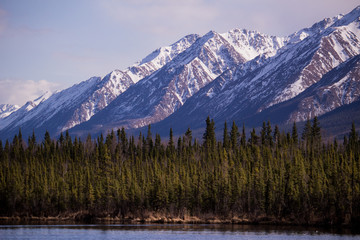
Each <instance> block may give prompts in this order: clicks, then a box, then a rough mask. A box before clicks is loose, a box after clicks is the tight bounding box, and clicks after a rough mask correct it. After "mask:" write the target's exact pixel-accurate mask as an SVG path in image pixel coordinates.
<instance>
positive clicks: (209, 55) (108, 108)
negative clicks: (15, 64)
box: [0, 6, 360, 137]
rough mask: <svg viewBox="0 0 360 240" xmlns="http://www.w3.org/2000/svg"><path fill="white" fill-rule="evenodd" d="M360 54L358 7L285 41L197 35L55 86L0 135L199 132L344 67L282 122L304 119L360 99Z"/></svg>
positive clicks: (258, 110)
mask: <svg viewBox="0 0 360 240" xmlns="http://www.w3.org/2000/svg"><path fill="white" fill-rule="evenodd" d="M359 54H360V6H358V7H356V8H355V9H353V10H352V11H351V12H349V13H348V14H345V15H338V16H335V17H332V18H325V19H323V20H321V21H319V22H317V23H315V24H313V25H312V26H311V27H309V28H304V29H301V30H299V31H297V32H295V33H293V34H290V35H289V36H287V37H276V36H269V35H266V34H262V33H259V32H257V31H252V30H246V29H239V28H235V29H232V30H230V31H228V32H226V33H217V32H215V31H209V32H208V33H207V34H205V35H204V36H199V35H197V34H191V35H187V36H185V37H184V38H182V39H180V40H178V41H177V42H175V43H174V44H172V45H169V46H165V47H161V48H158V49H156V50H155V51H153V52H152V53H150V54H149V55H147V56H146V57H144V58H143V59H142V60H140V61H139V62H137V63H135V64H134V65H132V66H130V67H128V68H126V69H125V70H122V71H121V70H114V71H112V72H110V73H109V74H108V75H106V76H105V77H103V78H100V77H93V78H90V79H89V80H87V81H84V82H81V83H79V84H76V85H74V86H72V87H70V88H68V89H65V90H63V91H61V92H56V93H54V94H52V95H51V96H49V97H48V98H47V99H46V100H43V101H42V102H40V103H39V104H37V105H34V106H33V107H32V109H29V110H28V111H25V109H26V108H25V109H23V110H22V111H20V109H21V108H20V109H19V110H17V111H15V112H13V113H12V114H10V115H9V116H7V117H5V118H3V119H0V136H1V137H3V136H6V137H10V136H12V135H14V134H16V133H17V131H18V128H19V127H21V129H22V131H23V132H24V133H25V135H26V134H30V131H31V132H32V131H33V130H34V129H35V130H36V131H41V132H44V131H45V130H49V132H50V133H51V135H54V136H56V135H58V134H59V133H60V132H63V131H66V130H70V132H71V133H72V134H74V135H79V136H83V135H84V134H88V133H93V134H94V133H97V134H98V133H100V132H106V131H109V130H111V129H118V128H121V127H125V128H128V129H136V128H139V129H141V128H143V127H145V126H147V125H148V124H153V125H154V126H155V128H156V129H159V130H161V129H160V128H161V127H165V128H168V127H172V125H174V124H178V129H181V131H183V130H184V129H185V128H187V127H192V128H201V126H200V125H201V124H200V122H202V121H203V120H204V119H205V118H206V116H211V117H212V118H214V119H215V121H217V122H223V121H225V120H227V121H232V120H236V121H237V122H241V121H244V120H245V119H249V120H251V119H255V118H256V116H262V115H264V114H265V113H266V112H269V111H268V109H274V107H275V108H278V107H279V108H280V107H281V106H283V103H287V102H288V101H290V102H291V101H295V100H296V99H300V98H301V97H298V96H304V94H303V93H304V92H311V91H310V90H308V89H313V88H315V86H317V85H316V84H318V83H319V82H325V80H323V79H324V77H325V76H328V75H327V74H329V73H330V72H336V71H337V70H336V69H337V68H338V67H339V66H342V67H343V66H345V65H346V64H347V65H346V66H347V67H348V68H349V69H345V70H344V71H347V72H348V75H346V79H333V85H331V86H330V85H324V86H322V88H321V89H317V90H316V91H313V92H311V94H313V95H311V96H308V97H306V98H301V101H300V100H299V101H300V102H299V103H298V105H296V106H295V105H294V106H295V108H294V109H293V111H292V112H291V113H289V115H287V119H286V120H284V121H283V122H277V124H288V123H290V122H292V121H304V120H306V119H308V118H312V117H314V116H315V115H316V116H321V115H323V114H326V113H328V112H331V111H333V110H336V109H337V108H339V107H341V106H343V105H346V104H351V103H352V102H356V101H357V100H358V99H359V94H358V92H360V89H359V87H358V82H359V78H360V76H359V73H358V72H359V71H358V66H357V56H358V55H359ZM354 59H355V60H354ZM354 61H355V62H356V64H355V65H351V64H350V62H352V63H354ZM344 63H345V65H344ZM350 66H351V67H350ZM349 86H350V87H349ZM340 93H341V94H342V95H343V96H347V97H345V98H344V99H345V100H341V99H340V97H339V96H340V95H339V94H340ZM325 95H326V96H328V97H327V100H326V97H323V96H325ZM296 101H297V100H296ZM331 104H332V105H331ZM315 105H316V106H315ZM330 105H331V106H330ZM23 107H24V106H23ZM262 112H264V113H263V114H262ZM286 114H288V112H287V113H286ZM34 126H36V127H34ZM179 131H180V130H179Z"/></svg>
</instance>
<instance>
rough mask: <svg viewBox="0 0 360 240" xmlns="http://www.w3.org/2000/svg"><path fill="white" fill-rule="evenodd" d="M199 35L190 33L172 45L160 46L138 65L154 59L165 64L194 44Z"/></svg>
mask: <svg viewBox="0 0 360 240" xmlns="http://www.w3.org/2000/svg"><path fill="white" fill-rule="evenodd" d="M199 37H200V36H199V35H197V34H190V35H187V36H185V37H183V38H182V39H180V40H179V41H177V42H175V43H173V44H171V45H170V46H166V47H161V48H158V49H156V50H155V51H154V52H152V53H150V54H149V55H148V56H146V57H145V58H144V59H142V60H141V61H140V62H138V63H137V65H142V64H145V63H149V62H151V61H153V62H155V63H156V64H157V65H159V66H163V65H164V63H166V62H168V61H169V60H171V59H172V58H174V57H175V56H176V55H178V54H179V53H180V52H182V51H184V50H185V49H187V48H188V47H190V45H191V44H193V43H194V42H195V41H196V40H197V39H198V38H199Z"/></svg>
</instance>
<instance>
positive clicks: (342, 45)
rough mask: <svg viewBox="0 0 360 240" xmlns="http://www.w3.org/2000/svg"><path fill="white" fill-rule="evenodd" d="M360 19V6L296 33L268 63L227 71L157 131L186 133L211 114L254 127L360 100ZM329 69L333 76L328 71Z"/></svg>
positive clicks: (217, 119) (218, 119) (310, 115)
mask: <svg viewBox="0 0 360 240" xmlns="http://www.w3.org/2000/svg"><path fill="white" fill-rule="evenodd" d="M359 18H360V7H358V8H356V9H354V10H353V11H352V12H351V13H349V14H347V15H345V16H341V15H340V16H338V17H336V18H332V19H325V20H323V21H321V22H320V23H317V24H315V25H313V27H311V28H310V29H312V31H309V30H308V29H306V30H302V31H299V32H300V35H301V33H303V32H306V33H308V34H307V35H306V37H304V38H302V39H300V38H299V39H298V40H296V41H295V40H291V39H293V38H294V36H296V34H293V35H291V36H290V37H288V38H287V39H288V44H287V45H286V46H284V47H283V48H282V49H280V50H279V51H278V52H277V54H276V55H274V56H273V57H270V58H268V59H266V61H265V63H262V64H261V65H257V62H256V61H257V59H254V60H253V61H250V62H248V63H247V64H245V65H239V66H237V67H236V68H235V69H231V70H229V71H227V72H225V73H224V74H222V75H221V76H219V77H218V78H217V79H215V80H214V81H213V82H211V83H210V84H208V85H207V86H205V87H204V88H202V89H201V90H200V91H199V92H198V93H197V94H195V95H194V96H193V97H192V98H191V99H189V100H188V101H187V102H186V103H185V104H184V106H183V107H182V108H181V109H179V110H178V111H176V112H175V113H174V114H173V115H172V116H170V117H169V118H167V119H165V120H164V121H162V122H160V123H158V124H155V125H154V126H153V129H154V131H160V129H161V128H164V129H169V128H170V127H173V128H174V130H175V131H176V128H178V129H179V130H178V133H182V132H183V131H185V130H186V128H187V127H188V126H191V127H193V128H195V129H196V128H199V127H203V125H204V123H203V122H204V119H205V118H206V117H207V116H208V115H209V116H211V117H212V118H214V119H215V122H220V123H223V122H224V121H225V120H228V121H232V120H237V121H238V122H240V123H242V122H245V123H246V124H252V125H253V126H256V124H261V122H262V121H266V120H272V121H273V122H275V123H280V124H281V123H289V122H292V121H304V120H306V119H307V118H313V117H314V116H320V115H322V114H324V113H327V112H329V111H332V110H334V109H336V108H338V107H340V106H343V105H345V104H349V103H351V102H354V101H356V100H358V99H359V94H360V91H359V89H358V85H359V84H360V83H359V82H360V76H359V75H358V65H357V59H358V56H359V54H360V20H359ZM254 61H255V62H254ZM249 66H252V67H250V68H249ZM337 67H338V68H337ZM340 69H341V71H340ZM344 69H346V71H345V70H344ZM332 71H333V72H332ZM330 72H332V74H331V76H332V78H331V80H329V78H330V75H327V73H330ZM344 72H346V74H345V75H344V74H340V73H344ZM325 76H326V77H325ZM320 82H321V85H319V84H320ZM316 83H319V84H317V85H316ZM330 83H331V84H330ZM311 86H313V88H315V86H317V88H316V91H315V90H311V91H310V89H309V91H308V93H307V94H309V93H311V94H310V96H309V95H301V94H302V93H304V94H305V92H306V90H307V89H308V88H310V87H311ZM320 86H322V87H320ZM313 88H312V89H313ZM298 95H299V96H300V95H301V96H302V97H303V96H307V97H306V98H302V97H301V98H299V99H301V101H300V102H299V104H297V105H292V107H291V108H285V107H284V108H281V109H282V110H281V111H279V112H276V114H275V112H273V111H265V110H266V109H268V108H271V107H272V106H273V107H274V108H275V107H276V106H278V105H280V104H281V103H284V102H287V101H290V100H291V99H294V98H295V97H296V96H298ZM284 106H285V105H284ZM286 106H288V105H286ZM285 109H286V111H285ZM263 111H264V113H262V112H263ZM288 111H289V112H288ZM285 112H288V114H285ZM280 116H282V118H280ZM255 120H257V121H255Z"/></svg>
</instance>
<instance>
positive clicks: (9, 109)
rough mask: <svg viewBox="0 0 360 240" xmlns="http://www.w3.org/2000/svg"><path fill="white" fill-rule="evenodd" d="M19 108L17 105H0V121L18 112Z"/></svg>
mask: <svg viewBox="0 0 360 240" xmlns="http://www.w3.org/2000/svg"><path fill="white" fill-rule="evenodd" d="M19 108H20V107H19V106H18V105H12V104H0V119H2V118H5V117H7V116H9V115H10V114H11V113H13V112H15V111H16V110H18V109H19Z"/></svg>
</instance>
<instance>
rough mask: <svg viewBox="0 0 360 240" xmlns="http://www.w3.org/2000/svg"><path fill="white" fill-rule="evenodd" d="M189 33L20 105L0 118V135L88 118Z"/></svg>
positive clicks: (172, 52) (175, 50) (185, 42)
mask: <svg viewBox="0 0 360 240" xmlns="http://www.w3.org/2000/svg"><path fill="white" fill-rule="evenodd" d="M197 38H198V35H195V34H194V35H188V36H186V37H184V38H182V39H180V40H179V41H177V42H176V43H174V44H172V45H170V46H167V47H162V48H159V49H157V50H155V51H154V52H153V53H151V54H150V55H148V56H147V57H145V58H144V59H143V60H142V61H140V62H138V63H136V64H135V65H133V66H131V67H129V68H127V69H126V70H124V71H120V70H114V71H112V72H111V73H109V74H108V75H106V76H105V77H104V78H102V79H101V78H100V77H92V78H90V79H89V80H86V81H83V82H81V83H79V84H76V85H74V86H72V87H70V88H68V89H65V90H63V91H61V92H57V93H54V94H53V95H52V96H50V97H49V98H48V99H47V100H46V101H43V102H41V104H39V105H37V106H36V107H35V106H33V107H32V108H33V109H29V107H28V106H23V107H22V108H21V109H19V110H18V111H17V112H15V113H14V114H11V115H10V116H8V117H7V118H5V119H3V121H0V130H1V129H2V130H1V131H0V136H12V135H14V134H16V133H17V132H18V129H19V128H21V129H22V131H23V134H24V135H27V134H31V133H32V131H33V130H35V132H39V133H40V132H41V133H43V132H44V131H46V130H48V131H49V132H50V133H51V134H52V135H57V134H59V133H60V132H62V131H65V130H67V129H69V128H71V127H74V126H76V125H77V124H79V123H82V122H84V121H87V120H89V119H90V118H91V117H92V116H93V115H94V114H96V113H97V112H98V111H100V110H102V109H103V108H105V107H106V106H107V105H108V104H109V103H110V102H111V101H113V100H114V99H115V98H116V97H117V96H119V95H120V94H121V93H123V92H124V91H126V90H127V89H128V88H129V87H130V86H131V85H133V84H135V83H136V82H138V81H139V80H141V79H142V78H144V77H146V76H148V75H150V74H152V73H154V72H156V71H157V70H158V69H160V68H161V67H162V66H163V65H165V64H166V63H167V62H169V61H171V60H172V59H173V58H174V57H176V56H177V55H178V54H179V53H181V52H182V51H184V50H185V49H187V48H188V47H189V46H191V45H192V43H193V42H195V41H196V39H197ZM29 104H30V105H31V104H32V103H27V104H26V105H29Z"/></svg>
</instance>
